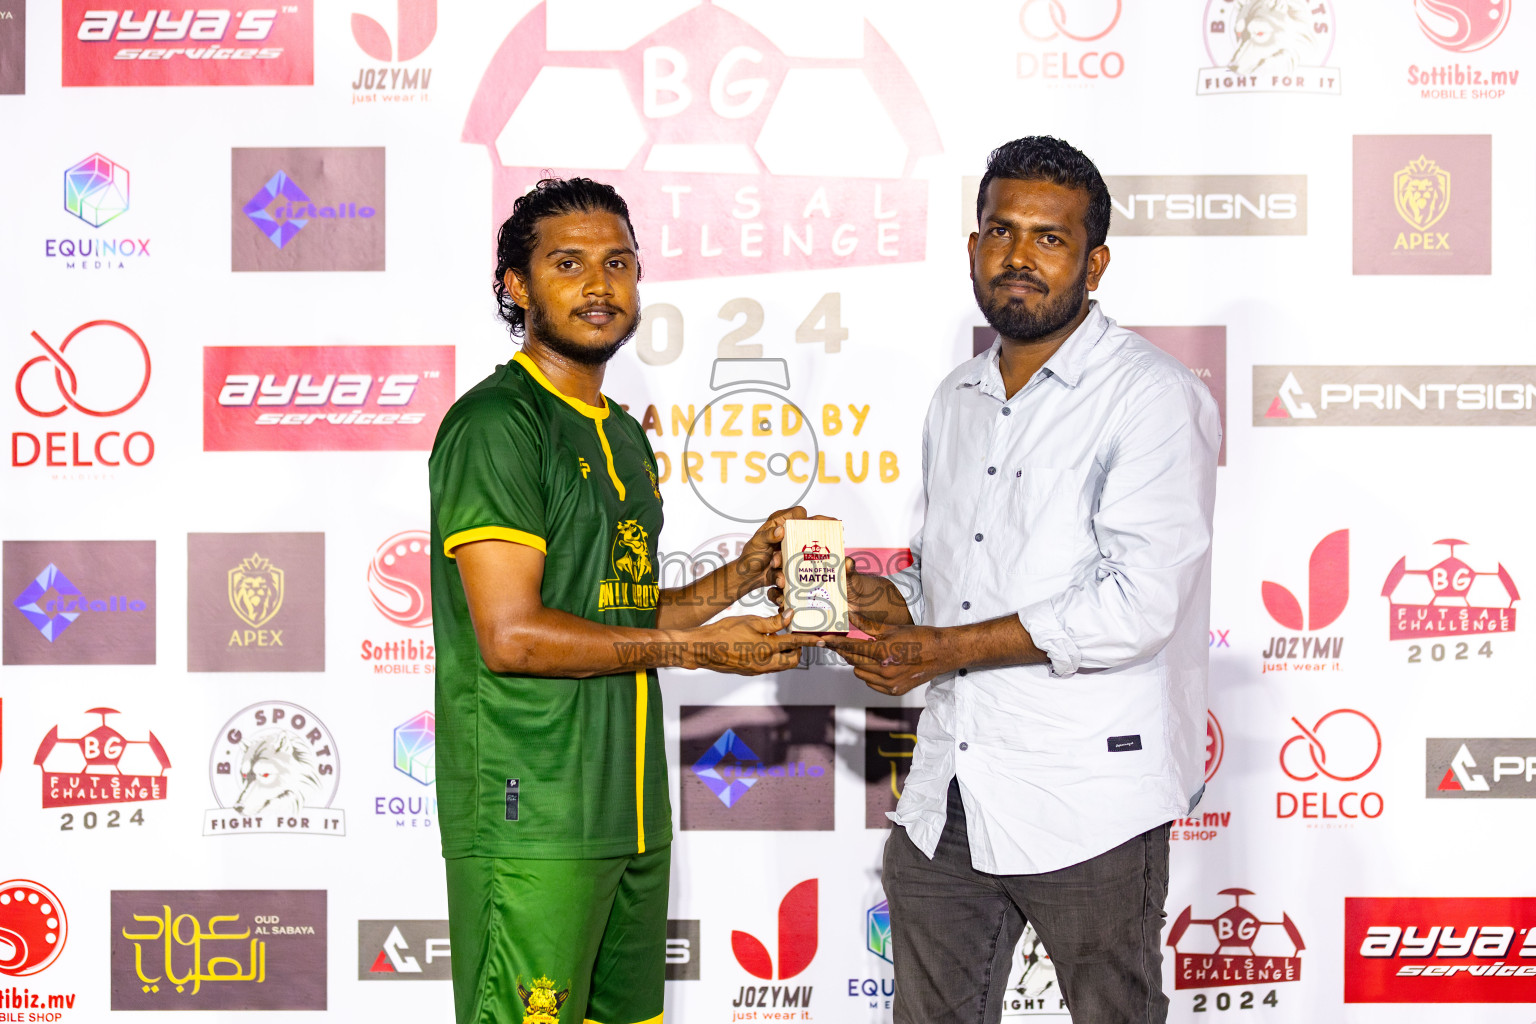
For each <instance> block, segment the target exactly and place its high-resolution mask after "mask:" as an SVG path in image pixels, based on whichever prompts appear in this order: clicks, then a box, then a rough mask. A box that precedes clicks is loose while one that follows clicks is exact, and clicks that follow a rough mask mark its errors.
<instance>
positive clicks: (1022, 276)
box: [991, 270, 1051, 295]
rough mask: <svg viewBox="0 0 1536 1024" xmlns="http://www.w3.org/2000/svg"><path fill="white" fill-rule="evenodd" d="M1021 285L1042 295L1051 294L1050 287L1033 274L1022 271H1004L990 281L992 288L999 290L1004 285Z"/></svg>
mask: <svg viewBox="0 0 1536 1024" xmlns="http://www.w3.org/2000/svg"><path fill="white" fill-rule="evenodd" d="M1015 283H1022V284H1027V285H1030V286H1031V287H1034V288H1038V289H1040V293H1041V294H1042V295H1049V294H1051V289H1050V286H1049V285H1047V284H1046V283H1045V282H1044V281H1043V280H1041V279H1040V278H1038V277H1036V276H1035V275H1034V274H1027V273H1025V272H1024V271H1022V270H1005V271H1003V272H1002V273H1001V274H998V275H997V276H996V277H994V278H993V279H992V282H991V285H992V287H993V288H1000V287H1002V286H1003V285H1005V284H1015Z"/></svg>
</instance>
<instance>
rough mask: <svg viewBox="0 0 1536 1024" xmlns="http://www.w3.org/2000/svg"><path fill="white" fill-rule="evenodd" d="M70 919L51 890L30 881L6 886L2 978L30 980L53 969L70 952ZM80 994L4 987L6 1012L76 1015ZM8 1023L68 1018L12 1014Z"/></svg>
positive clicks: (1, 905) (1, 899) (0, 893)
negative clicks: (67, 947)
mask: <svg viewBox="0 0 1536 1024" xmlns="http://www.w3.org/2000/svg"><path fill="white" fill-rule="evenodd" d="M68 938H69V918H68V917H67V916H66V915H65V913H64V905H63V904H62V903H60V902H59V898H58V896H56V895H55V894H54V893H53V892H52V890H50V889H49V888H48V887H47V886H45V885H43V884H41V883H39V882H34V881H32V880H31V879H26V878H13V879H11V880H10V881H8V882H0V975H8V976H10V977H12V978H30V977H31V976H32V975H34V974H37V973H39V972H41V971H44V970H47V969H48V967H50V966H51V965H52V964H53V962H54V961H55V960H57V959H58V958H59V954H60V953H62V952H64V943H65V940H67V939H68ZM74 1008H75V994H74V993H73V992H69V993H57V992H54V993H46V994H45V993H42V992H33V991H32V990H31V989H30V988H22V987H20V986H16V985H10V986H7V987H5V988H0V1010H53V1011H59V1010H72V1009H74ZM0 1019H3V1020H7V1021H20V1020H29V1021H57V1020H62V1019H64V1015H63V1014H62V1013H58V1012H54V1013H31V1014H22V1013H6V1014H0Z"/></svg>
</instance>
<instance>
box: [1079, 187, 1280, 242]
mask: <svg viewBox="0 0 1536 1024" xmlns="http://www.w3.org/2000/svg"><path fill="white" fill-rule="evenodd" d="M1104 183H1105V185H1107V186H1108V187H1109V194H1110V203H1111V205H1112V207H1113V209H1114V216H1115V227H1114V232H1115V234H1116V235H1184V236H1188V235H1304V234H1306V233H1307V176H1306V175H1305V174H1177V175H1175V174H1131V175H1108V176H1106V177H1105V179H1104Z"/></svg>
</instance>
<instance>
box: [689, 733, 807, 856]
mask: <svg viewBox="0 0 1536 1024" xmlns="http://www.w3.org/2000/svg"><path fill="white" fill-rule="evenodd" d="M680 716H681V725H682V740H681V757H682V762H683V763H684V764H688V765H691V766H692V769H691V770H690V771H687V772H684V773H683V776H682V779H681V783H682V784H681V787H680V789H681V799H682V813H681V815H680V817H681V820H682V828H683V829H685V830H688V829H696V830H725V831H742V830H751V831H759V830H773V831H802V830H804V831H830V830H831V829H832V827H833V792H834V791H833V780H834V777H835V775H836V772H835V771H834V761H833V745H832V744H833V735H834V732H835V727H834V723H833V717H832V708H831V706H830V705H791V706H787V707H779V706H774V707H752V706H741V705H737V706H729V707H727V706H718V707H710V706H686V705H685V706H684V707H682V708H681V709H680Z"/></svg>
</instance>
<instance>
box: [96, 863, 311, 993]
mask: <svg viewBox="0 0 1536 1024" xmlns="http://www.w3.org/2000/svg"><path fill="white" fill-rule="evenodd" d="M111 922H112V939H111V943H112V946H111V959H112V1009H113V1010H324V1009H325V1008H326V991H325V984H326V894H325V891H324V890H303V889H276V890H274V889H231V890H224V891H214V890H163V889H157V890H148V891H127V890H117V889H114V890H113V891H112V910H111Z"/></svg>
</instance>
